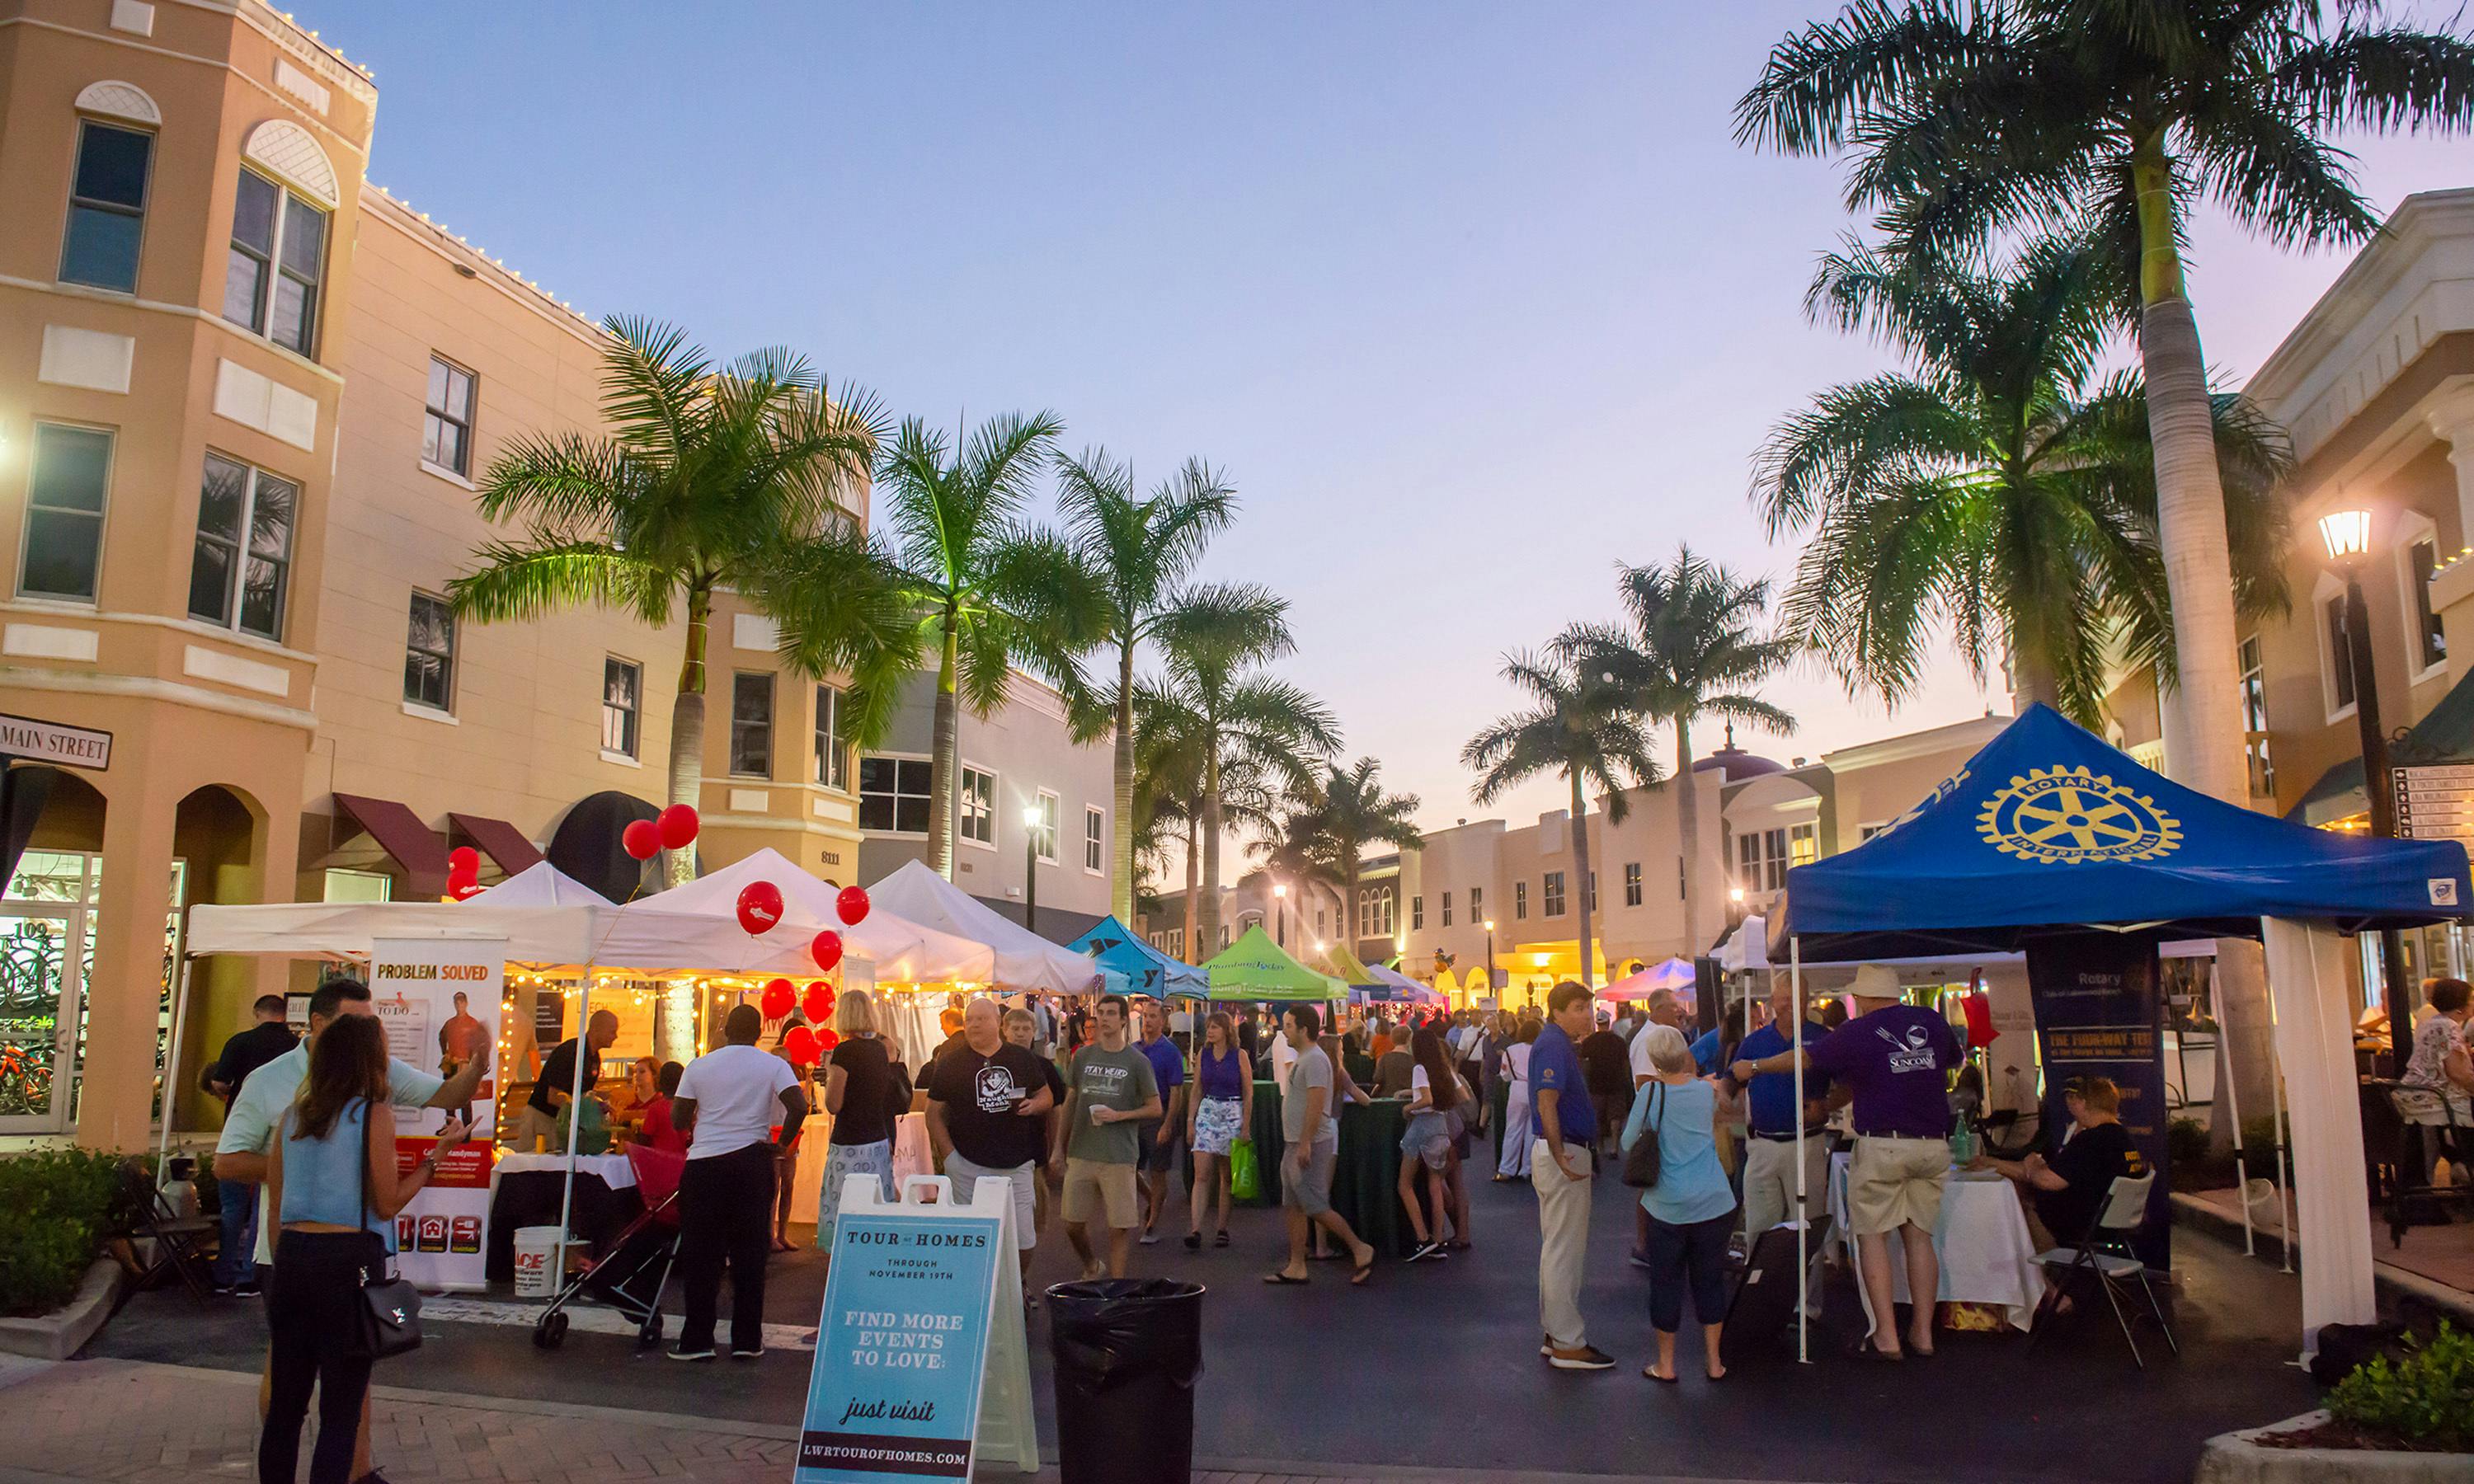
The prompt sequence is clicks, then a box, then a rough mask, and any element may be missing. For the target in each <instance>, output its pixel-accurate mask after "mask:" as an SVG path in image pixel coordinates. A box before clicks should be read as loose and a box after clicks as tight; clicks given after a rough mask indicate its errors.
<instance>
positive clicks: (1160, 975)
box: [1066, 917, 1208, 996]
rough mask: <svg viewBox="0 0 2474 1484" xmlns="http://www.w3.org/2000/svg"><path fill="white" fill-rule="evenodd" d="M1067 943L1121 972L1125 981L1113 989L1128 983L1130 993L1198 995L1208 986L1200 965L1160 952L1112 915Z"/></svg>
mask: <svg viewBox="0 0 2474 1484" xmlns="http://www.w3.org/2000/svg"><path fill="white" fill-rule="evenodd" d="M1066 946H1067V947H1069V948H1072V949H1073V950H1074V951H1075V952H1077V953H1088V954H1090V955H1091V956H1092V957H1093V958H1095V959H1097V960H1099V962H1100V967H1101V968H1102V969H1113V970H1114V971H1116V972H1117V973H1120V974H1123V975H1124V976H1125V980H1126V983H1125V984H1124V985H1116V984H1112V985H1110V986H1109V988H1110V989H1112V990H1117V989H1127V988H1128V986H1130V993H1136V994H1156V995H1167V994H1192V995H1196V996H1200V995H1201V994H1202V993H1203V992H1204V990H1205V989H1206V988H1207V987H1208V986H1207V984H1206V982H1205V981H1204V979H1203V974H1202V970H1201V969H1197V968H1196V967H1195V966H1193V965H1192V964H1180V963H1178V962H1177V961H1176V959H1173V958H1171V957H1169V956H1168V955H1167V954H1165V953H1162V952H1161V951H1160V950H1159V949H1157V948H1154V947H1152V945H1150V944H1148V943H1145V942H1143V941H1142V940H1141V939H1140V938H1137V937H1135V936H1134V934H1133V930H1132V929H1131V928H1129V927H1128V926H1126V924H1125V923H1123V922H1118V921H1117V920H1116V919H1115V918H1113V917H1104V918H1102V919H1101V920H1100V921H1099V922H1095V923H1093V924H1092V925H1091V930H1090V931H1089V932H1086V933H1084V934H1083V935H1082V936H1081V937H1079V938H1077V939H1075V940H1074V941H1073V942H1072V943H1069V944H1067V945H1066Z"/></svg>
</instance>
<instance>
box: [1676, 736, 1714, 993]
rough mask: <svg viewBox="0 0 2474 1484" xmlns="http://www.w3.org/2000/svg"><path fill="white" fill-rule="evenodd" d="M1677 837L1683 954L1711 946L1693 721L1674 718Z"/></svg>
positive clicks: (1700, 950)
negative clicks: (1705, 925) (1705, 926)
mask: <svg viewBox="0 0 2474 1484" xmlns="http://www.w3.org/2000/svg"><path fill="white" fill-rule="evenodd" d="M1675 839H1676V843H1677V844H1678V845H1680V846H1681V847H1682V848H1683V850H1684V871H1683V877H1684V956H1685V957H1686V958H1692V957H1696V956H1697V955H1699V954H1700V953H1701V952H1703V951H1704V950H1705V949H1707V948H1708V947H1709V946H1710V940H1709V939H1707V938H1705V937H1703V936H1702V935H1701V890H1700V883H1699V882H1698V881H1697V880H1696V879H1695V877H1696V876H1697V875H1698V874H1700V870H1701V790H1700V787H1699V784H1698V780H1697V779H1695V778H1694V777H1693V775H1692V721H1691V718H1689V717H1686V716H1678V717H1677V718H1675Z"/></svg>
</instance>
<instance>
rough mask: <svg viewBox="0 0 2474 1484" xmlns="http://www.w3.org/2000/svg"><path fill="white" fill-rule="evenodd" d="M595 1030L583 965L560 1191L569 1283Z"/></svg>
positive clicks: (563, 1272) (562, 1268) (561, 1253)
mask: <svg viewBox="0 0 2474 1484" xmlns="http://www.w3.org/2000/svg"><path fill="white" fill-rule="evenodd" d="M592 1028H593V966H592V965H590V964H587V965H585V966H584V982H583V984H582V985H581V986H580V987H579V988H578V989H577V991H576V996H575V1077H574V1081H573V1084H572V1085H571V1086H570V1087H569V1089H568V1090H567V1107H568V1113H567V1174H566V1176H565V1177H564V1178H563V1179H562V1180H561V1181H560V1182H559V1190H558V1281H560V1282H565V1281H567V1235H568V1232H569V1226H568V1224H569V1223H570V1222H571V1221H573V1220H574V1219H575V1140H576V1137H577V1136H578V1135H580V1134H581V1133H583V1131H584V1114H583V1113H579V1112H577V1111H576V1105H577V1104H578V1103H580V1102H582V1101H583V1100H584V1056H585V1052H586V1050H587V1049H588V1046H587V1042H586V1041H585V1039H584V1038H585V1036H586V1034H587V1033H588V1032H590V1031H591V1030H592Z"/></svg>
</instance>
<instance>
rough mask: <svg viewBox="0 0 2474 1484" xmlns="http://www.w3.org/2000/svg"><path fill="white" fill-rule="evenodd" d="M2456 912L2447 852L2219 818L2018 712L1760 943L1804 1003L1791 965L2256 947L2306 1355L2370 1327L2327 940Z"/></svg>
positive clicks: (1794, 890)
mask: <svg viewBox="0 0 2474 1484" xmlns="http://www.w3.org/2000/svg"><path fill="white" fill-rule="evenodd" d="M2469 901H2474V883H2469V881H2468V879H2467V874H2466V859H2465V851H2464V850H2463V848H2462V847H2461V846H2459V845H2457V844H2455V843H2454V842H2447V841H2406V840H2374V839H2366V838H2363V837H2359V836H2351V835H2340V834H2334V833H2331V832H2328V831H2325V830H2319V829H2313V828H2310V827H2308V826H2302V825H2297V824H2291V823H2288V822H2286V821H2283V820H2279V819H2276V818H2274V817H2272V816H2269V815H2266V814H2260V813H2256V812H2254V811H2252V810H2249V809H2245V808H2242V807H2240V806H2238V805H2234V804H2229V803H2225V802H2221V801H2219V800H2217V799H2213V798H2210V797H2208V796H2206V795H2203V794H2199V793H2196V792H2195V791H2193V790H2191V789H2189V788H2185V787H2183V786H2182V785H2180V784H2178V783H2175V782H2173V781H2171V780H2170V779H2168V778H2163V777H2161V776H2160V775H2158V774H2155V773H2152V772H2150V771H2149V770H2147V768H2144V767H2142V766H2140V765H2139V764H2138V763H2137V762H2135V761H2133V760H2132V759H2131V758H2130V757H2129V756H2128V755H2126V754H2122V753H2121V752H2119V751H2117V750H2116V749H2114V748H2112V747H2109V746H2107V745H2106V744H2105V743H2104V741H2103V740H2102V739H2100V738H2098V737H2097V736H2096V735H2095V734H2094V733H2092V732H2090V731H2088V730H2085V729H2083V728H2081V727H2078V726H2076V725H2074V724H2073V723H2072V722H2070V721H2068V720H2067V719H2065V718H2064V717H2062V716H2061V715H2060V713H2058V712H2056V711H2054V710H2052V709H2051V708H2050V707H2048V706H2029V707H2028V708H2027V710H2026V711H2025V712H2024V713H2023V714H2022V715H2021V716H2020V717H2019V719H2018V720H2017V721H2015V722H2013V723H2012V724H2011V725H2010V726H2009V727H2008V728H2006V729H2005V730H2003V731H2002V732H2001V735H2000V736H1998V737H1995V738H1994V739H1993V740H1992V741H1991V742H1989V743H1987V744H1986V745H1985V746H1984V748H1983V750H1982V751H1980V752H1978V753H1977V754H1976V755H1975V756H1974V757H1972V758H1970V759H1969V760H1968V763H1967V766H1966V767H1964V768H1962V769H1960V770H1959V771H1958V772H1957V773H1956V774H1955V775H1953V777H1952V778H1949V779H1947V780H1946V781H1944V782H1943V783H1942V784H1941V786H1940V787H1939V788H1937V789H1935V790H1934V791H1933V792H1932V794H1931V795H1930V796H1928V798H1926V799H1925V800H1924V802H1921V803H1919V804H1917V805H1916V806H1915V807H1914V808H1913V809H1910V810H1909V811H1907V813H1906V814H1905V815H1904V816H1902V817H1901V818H1900V819H1899V820H1897V821H1896V822H1894V823H1893V824H1892V825H1891V826H1889V827H1888V828H1887V829H1884V830H1882V831H1881V832H1880V833H1878V834H1876V835H1874V836H1873V837H1872V838H1871V839H1869V840H1867V841H1865V842H1864V843H1863V844H1862V845H1859V846H1857V847H1856V849H1854V850H1848V851H1846V852H1844V853H1842V854H1838V855H1833V856H1831V857H1829V858H1827V859H1824V860H1820V861H1816V862H1814V863H1813V864H1811V865H1808V866H1799V867H1797V868H1795V869H1793V870H1791V871H1789V872H1788V873H1787V879H1786V907H1785V910H1784V912H1783V918H1784V922H1778V921H1775V920H1774V921H1772V922H1771V923H1770V924H1769V930H1770V933H1771V935H1772V937H1773V939H1776V938H1780V937H1783V938H1785V939H1786V940H1787V941H1788V944H1789V955H1788V957H1789V962H1790V965H1791V966H1792V968H1793V969H1794V970H1795V971H1796V977H1797V981H1798V982H1797V991H1796V993H1797V994H1798V996H1799V999H1800V998H1801V995H1802V993H1803V991H1802V983H1801V972H1800V968H1801V965H1802V963H1803V961H1804V960H1806V959H1807V958H1810V959H1851V958H1891V957H1903V956H1914V955H1922V954H1932V953H1949V952H1953V951H1986V950H1995V951H2006V950H2011V949H2019V948H2030V947H2033V946H2034V945H2037V944H2038V943H2039V942H2042V941H2048V940H2057V939H2060V938H2063V937H2065V936H2069V935H2080V936H2082V937H2084V935H2086V934H2088V933H2090V932H2091V930H2094V931H2097V932H2114V933H2121V934H2125V935H2132V936H2135V937H2136V938H2138V939H2140V940H2142V941H2156V940H2164V939H2177V938H2264V939H2265V940H2266V943H2267V946H2268V968H2269V984H2270V988H2271V992H2272V993H2273V996H2274V1005H2275V1011H2276V1021H2277V1024H2276V1043H2277V1050H2278V1055H2279V1059H2280V1061H2281V1062H2282V1063H2283V1064H2284V1073H2285V1083H2286V1086H2287V1088H2288V1089H2289V1090H2290V1092H2291V1094H2292V1096H2291V1103H2292V1108H2293V1109H2294V1113H2295V1116H2294V1119H2293V1131H2294V1132H2293V1153H2294V1165H2295V1173H2294V1185H2295V1188H2296V1191H2297V1197H2298V1199H2297V1215H2298V1218H2299V1220H2298V1225H2299V1229H2300V1230H2299V1231H2298V1233H2296V1234H2297V1235H2298V1236H2299V1238H2300V1242H2299V1245H2300V1247H2301V1250H2302V1254H2303V1319H2304V1326H2305V1331H2306V1334H2313V1335H2316V1332H2317V1329H2318V1328H2319V1326H2321V1325H2324V1324H2331V1323H2340V1322H2347V1323H2353V1322H2362V1321H2366V1320H2368V1319H2370V1318H2372V1317H2373V1312H2372V1288H2371V1251H2370V1223H2369V1209H2370V1202H2369V1192H2368V1188H2367V1185H2366V1183H2365V1173H2364V1169H2363V1160H2362V1133H2361V1107H2360V1103H2359V1099H2358V1094H2357V1089H2356V1079H2355V1073H2354V1060H2353V1041H2352V1035H2351V1032H2352V1025H2353V1014H2352V1006H2351V1003H2350V1000H2349V996H2348V993H2347V989H2346V985H2347V979H2346V974H2345V968H2344V952H2345V950H2344V948H2343V946H2342V945H2341V942H2340V941H2339V937H2338V935H2339V934H2342V933H2356V932H2360V931H2363V930H2365V929H2370V928H2382V927H2391V926H2394V927H2406V926H2417V925H2421V924H2425V923H2431V922H2445V921H2451V920H2455V919H2459V918H2462V917H2463V916H2465V915H2466V905H2467V903H2468V902H2469ZM1772 958H1773V961H1775V958H1776V953H1775V950H1773V953H1772Z"/></svg>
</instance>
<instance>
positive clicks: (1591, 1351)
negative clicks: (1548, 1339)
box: [1546, 1345, 1615, 1371]
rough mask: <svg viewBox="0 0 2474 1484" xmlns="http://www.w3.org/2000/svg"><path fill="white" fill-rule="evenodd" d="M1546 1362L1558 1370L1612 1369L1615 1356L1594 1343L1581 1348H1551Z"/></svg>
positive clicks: (1547, 1353)
mask: <svg viewBox="0 0 2474 1484" xmlns="http://www.w3.org/2000/svg"><path fill="white" fill-rule="evenodd" d="M1546 1363H1547V1364H1548V1365H1550V1366H1553V1367H1554V1368H1555V1369H1556V1370H1558V1371H1612V1370H1613V1369H1614V1364H1615V1357H1614V1356H1613V1355H1610V1354H1608V1353H1607V1352H1605V1351H1602V1350H1600V1349H1598V1348H1597V1347H1596V1346H1594V1345H1584V1346H1582V1347H1581V1348H1580V1349H1579V1350H1549V1351H1548V1352H1546Z"/></svg>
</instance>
